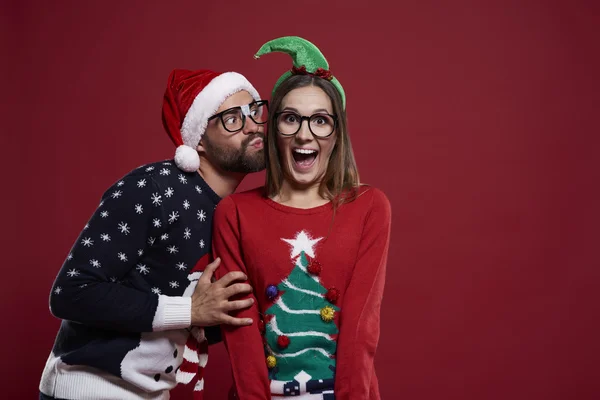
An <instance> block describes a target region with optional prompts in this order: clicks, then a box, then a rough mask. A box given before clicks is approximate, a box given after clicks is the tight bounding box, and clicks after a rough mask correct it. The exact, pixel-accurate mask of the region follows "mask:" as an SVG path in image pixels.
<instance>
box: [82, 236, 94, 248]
mask: <svg viewBox="0 0 600 400" xmlns="http://www.w3.org/2000/svg"><path fill="white" fill-rule="evenodd" d="M81 244H82V245H84V246H85V247H90V246H93V245H94V241H93V240H92V239H91V238H83V239H82V240H81Z"/></svg>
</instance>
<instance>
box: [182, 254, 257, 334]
mask: <svg viewBox="0 0 600 400" xmlns="http://www.w3.org/2000/svg"><path fill="white" fill-rule="evenodd" d="M220 263H221V259H220V258H217V259H216V260H215V261H213V262H212V263H210V264H208V265H207V266H206V268H205V269H204V272H203V273H202V276H201V277H200V279H199V280H198V285H197V286H196V289H195V290H194V293H193V294H192V325H194V326H213V325H220V324H229V325H235V326H243V325H250V324H252V319H249V318H234V317H232V316H230V315H229V314H228V313H229V312H230V311H234V310H239V309H242V308H248V307H250V306H251V305H252V304H253V303H254V299H252V298H250V299H244V300H235V301H229V298H230V297H231V296H235V295H239V294H245V293H250V292H252V287H251V286H250V285H248V284H246V283H235V284H231V283H232V282H234V281H245V280H247V279H248V277H246V275H245V274H244V273H243V272H241V271H236V272H229V273H227V275H225V276H224V277H222V278H221V279H219V280H218V281H216V282H211V280H212V277H213V274H214V272H215V270H216V269H217V267H218V266H219V264H220ZM230 285H231V286H230Z"/></svg>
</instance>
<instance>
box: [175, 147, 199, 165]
mask: <svg viewBox="0 0 600 400" xmlns="http://www.w3.org/2000/svg"><path fill="white" fill-rule="evenodd" d="M175 164H176V165H177V166H178V167H179V169H182V170H184V171H185V172H194V171H197V170H198V168H200V156H198V151H197V150H196V149H195V148H192V147H190V146H186V145H185V144H184V145H182V146H179V147H177V150H175Z"/></svg>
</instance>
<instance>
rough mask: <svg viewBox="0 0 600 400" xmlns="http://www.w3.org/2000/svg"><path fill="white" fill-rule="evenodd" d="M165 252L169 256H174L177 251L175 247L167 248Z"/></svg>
mask: <svg viewBox="0 0 600 400" xmlns="http://www.w3.org/2000/svg"><path fill="white" fill-rule="evenodd" d="M167 251H168V252H169V254H175V253H177V252H178V251H179V249H177V246H169V247H167Z"/></svg>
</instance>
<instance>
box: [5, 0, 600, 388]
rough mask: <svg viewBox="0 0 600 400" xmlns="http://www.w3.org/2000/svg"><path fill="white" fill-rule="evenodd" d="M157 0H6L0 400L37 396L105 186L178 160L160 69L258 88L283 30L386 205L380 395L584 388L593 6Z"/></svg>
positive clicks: (599, 215) (592, 240)
mask: <svg viewBox="0 0 600 400" xmlns="http://www.w3.org/2000/svg"><path fill="white" fill-rule="evenodd" d="M154 3H159V2H144V1H123V2H117V1H108V2H107V1H66V0H65V1H55V2H46V1H3V2H2V20H1V21H0V22H1V23H0V26H1V27H2V28H1V29H2V31H3V32H2V35H1V39H0V40H1V43H2V47H3V48H5V50H3V51H2V54H3V56H2V59H3V60H2V63H1V64H2V74H1V75H2V78H1V79H2V87H3V93H2V102H3V106H2V114H3V117H2V126H1V128H0V131H1V132H2V139H1V140H2V149H3V150H4V151H3V157H2V164H3V167H2V169H1V171H2V173H1V176H2V181H1V183H0V185H2V195H1V196H0V199H1V201H2V205H1V209H2V214H3V215H2V220H3V224H2V229H0V232H1V235H2V255H3V260H2V267H3V268H2V271H3V272H2V280H1V283H0V285H1V290H0V294H1V296H2V297H1V300H2V301H1V302H0V304H1V305H0V307H1V309H0V310H1V311H0V315H2V316H3V319H4V328H3V332H2V336H3V354H4V360H5V361H4V362H3V363H2V366H1V368H2V371H1V374H0V376H1V377H2V382H3V384H2V387H3V389H2V390H3V395H2V397H3V398H19V399H21V398H23V399H25V398H34V397H35V396H36V391H37V385H38V380H39V375H40V372H41V370H42V368H43V365H44V362H45V359H46V357H47V355H48V353H49V351H50V349H51V346H52V343H53V341H54V335H55V333H56V329H57V328H58V325H59V321H58V320H56V319H54V318H53V317H52V316H51V315H50V314H49V312H48V294H49V291H50V287H51V284H52V281H53V279H54V277H55V275H56V273H57V271H58V269H59V268H60V265H61V264H62V261H63V259H64V258H65V256H66V254H67V253H68V251H69V248H70V246H71V244H72V242H73V241H74V240H75V239H76V237H77V235H78V233H79V231H80V229H81V228H82V227H83V225H84V224H85V222H86V220H87V218H88V217H89V216H90V215H91V213H92V212H93V210H94V207H95V205H96V204H97V201H98V199H99V197H100V196H101V194H102V193H103V191H104V190H105V189H106V188H107V187H108V186H109V185H110V184H111V183H113V182H114V181H115V180H117V179H118V178H119V177H120V176H121V175H123V174H125V173H126V172H128V171H129V170H131V169H133V168H134V167H136V166H138V165H140V164H143V163H146V162H151V161H154V160H158V159H162V158H167V157H170V156H171V155H172V154H173V148H172V146H171V144H170V142H169V140H168V139H167V137H166V135H165V134H164V132H163V131H162V126H161V123H160V107H161V100H162V95H163V91H164V85H165V84H166V79H167V75H168V73H169V72H170V70H171V69H172V68H175V67H182V68H212V69H216V70H228V69H235V70H237V71H240V72H242V73H244V74H245V75H246V76H247V77H248V78H249V79H250V80H251V81H253V82H254V83H255V86H256V87H257V88H258V89H259V91H260V92H261V93H262V94H263V95H264V96H268V95H269V92H270V88H271V86H272V84H273V83H274V82H275V79H276V78H277V77H278V76H279V74H280V73H282V72H283V71H284V70H285V69H286V68H288V67H289V66H290V61H289V58H287V57H286V56H284V55H271V56H268V57H265V58H263V59H261V60H260V61H255V60H253V59H252V55H253V54H254V52H255V51H256V50H257V49H258V47H259V46H260V45H261V44H262V43H263V42H265V41H267V40H269V39H271V38H274V37H277V36H283V35H300V36H304V37H306V38H307V39H309V40H312V41H314V42H315V43H316V44H317V45H318V46H319V47H321V49H322V50H323V52H324V53H325V55H326V56H327V57H328V59H329V61H330V63H331V66H332V70H333V72H334V73H335V74H336V76H337V77H338V78H339V79H340V81H341V82H342V83H343V85H344V87H345V89H346V91H347V93H348V99H349V101H348V112H349V119H350V128H351V135H352V140H353V145H354V149H355V152H356V156H357V159H358V164H359V167H360V169H361V173H362V178H363V180H364V181H365V182H368V183H370V184H372V185H375V186H377V187H379V188H381V189H383V190H384V191H385V192H386V193H387V194H388V196H389V198H390V200H391V202H392V206H393V213H394V216H393V233H392V235H393V236H392V244H391V248H390V255H389V265H388V275H387V286H386V293H385V298H384V303H383V310H382V335H381V341H380V347H379V352H378V355H377V359H376V365H377V371H378V374H379V377H380V383H381V392H382V395H383V398H385V399H387V400H391V399H415V400H416V399H423V400H425V399H432V400H433V399H439V398H444V399H473V400H475V399H507V398H510V399H567V398H569V399H592V398H599V397H600V379H599V376H600V367H599V365H600V344H599V343H600V341H599V340H598V338H599V337H600V323H599V322H598V306H599V305H600V304H599V303H600V302H599V301H598V295H597V292H598V286H599V285H598V282H599V279H600V255H599V253H600V252H599V247H600V246H599V244H598V239H599V237H600V232H599V226H600V212H599V211H598V205H599V204H600V189H599V178H600V165H599V161H598V146H599V145H600V140H599V139H598V136H599V134H600V129H599V123H598V117H599V115H598V114H599V112H598V109H599V105H600V102H599V92H600V86H599V83H598V82H599V78H598V71H599V70H600V58H599V54H600V52H599V45H598V44H599V35H598V30H599V29H600V28H599V26H600V19H599V18H598V17H599V15H600V13H599V11H600V10H599V7H598V5H597V4H598V3H597V2H594V1H591V0H590V1H571V2H570V3H569V4H568V5H566V3H567V2H559V1H550V0H547V1H527V0H525V1H523V0H522V1H516V0H505V1H485V2H482V1H475V0H473V1H469V0H455V1H453V2H446V1H431V0H422V1H402V2H395V1H394V2H392V1H390V2H380V1H369V2H368V3H367V2H365V3H363V2H348V1H345V2H341V1H339V2H337V1H318V2H315V1H310V0H307V1H302V2H283V1H270V0H263V1H256V2H248V1H243V2H242V1H223V2H222V3H221V4H217V2H210V3H209V4H207V2H199V1H193V2H192V1H190V2H180V1H170V2H166V1H165V2H161V4H154ZM167 3H168V5H167ZM261 181H262V174H259V175H256V176H253V177H252V178H250V179H248V180H247V181H246V182H245V183H244V185H243V186H242V187H241V189H247V188H250V187H254V186H257V185H259V184H260V183H261ZM7 222H8V224H7ZM224 354H225V353H224V350H223V348H222V347H220V346H219V347H216V348H214V349H213V350H212V356H211V358H210V364H209V365H210V368H209V371H208V377H207V385H206V386H207V392H208V394H209V396H208V399H221V398H223V396H224V394H223V393H224V392H225V390H226V388H227V387H228V386H229V383H230V373H229V366H228V363H227V362H226V361H225V358H224Z"/></svg>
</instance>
